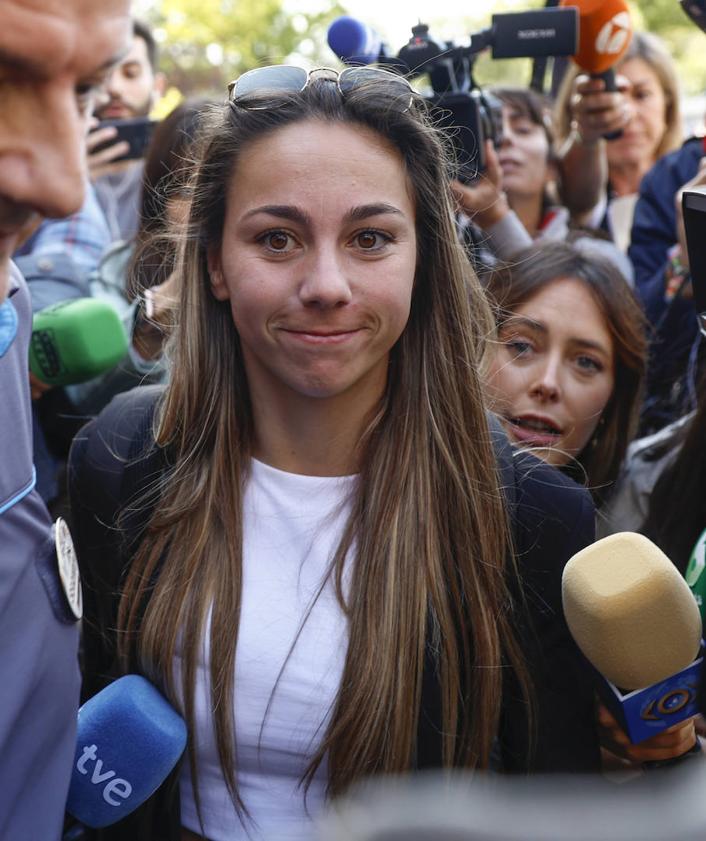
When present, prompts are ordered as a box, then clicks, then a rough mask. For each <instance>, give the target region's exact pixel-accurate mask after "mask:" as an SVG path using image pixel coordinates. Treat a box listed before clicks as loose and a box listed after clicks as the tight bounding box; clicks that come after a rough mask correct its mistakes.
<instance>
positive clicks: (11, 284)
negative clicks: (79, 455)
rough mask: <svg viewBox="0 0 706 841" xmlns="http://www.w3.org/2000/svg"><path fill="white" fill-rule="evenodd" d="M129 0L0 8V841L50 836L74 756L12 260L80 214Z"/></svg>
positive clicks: (64, 615)
mask: <svg viewBox="0 0 706 841" xmlns="http://www.w3.org/2000/svg"><path fill="white" fill-rule="evenodd" d="M130 32H131V22H130V18H129V10H128V0H101V2H100V3H96V2H95V0H3V2H2V4H0V79H2V99H3V102H2V109H0V838H3V839H8V840H10V839H13V840H14V839H42V841H45V839H46V841H55V839H58V838H59V837H60V835H61V829H62V822H63V813H64V802H65V799H66V793H67V791H68V785H69V778H70V772H71V763H72V759H73V753H74V749H75V730H76V710H77V705H78V693H79V673H78V662H77V646H78V622H77V617H78V616H79V615H80V588H79V587H78V586H77V584H78V582H77V580H76V578H75V568H74V565H73V563H72V557H71V547H70V542H69V539H68V538H67V536H66V534H63V533H62V529H61V527H59V528H58V529H56V530H55V529H54V528H53V527H52V523H51V520H50V518H49V515H48V513H47V511H46V508H45V507H44V505H43V503H42V502H41V500H40V498H39V496H38V494H37V492H36V490H35V488H34V485H35V478H34V468H33V466H32V443H31V442H32V426H31V411H30V396H29V381H28V377H27V348H28V342H29V334H30V330H31V312H30V302H29V295H28V292H27V286H26V283H25V281H24V279H23V277H22V275H21V274H20V272H19V271H18V270H17V269H16V267H14V266H13V264H12V263H11V256H12V254H13V252H14V251H15V249H16V247H17V245H18V243H19V242H20V241H21V239H22V238H23V234H24V232H26V230H27V228H28V227H31V226H33V224H34V220H35V218H36V214H41V215H42V216H51V217H61V216H67V215H69V214H71V213H74V212H75V211H76V210H78V208H79V207H80V206H81V204H82V202H83V197H84V182H85V180H86V165H85V132H86V128H87V125H88V118H89V114H90V112H91V109H92V105H93V96H94V92H95V91H96V90H98V89H99V88H100V85H101V83H102V81H103V79H104V77H105V76H106V74H107V73H108V72H109V71H110V69H111V68H112V66H113V65H114V64H115V63H116V62H117V61H118V60H119V59H120V56H121V54H122V53H123V51H124V50H125V49H126V48H127V46H128V45H129V37H130Z"/></svg>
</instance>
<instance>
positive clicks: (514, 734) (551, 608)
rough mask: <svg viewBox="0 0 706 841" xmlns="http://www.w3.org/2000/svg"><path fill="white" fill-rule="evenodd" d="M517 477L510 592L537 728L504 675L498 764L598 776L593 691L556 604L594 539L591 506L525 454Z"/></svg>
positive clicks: (581, 492) (583, 493) (518, 459)
mask: <svg viewBox="0 0 706 841" xmlns="http://www.w3.org/2000/svg"><path fill="white" fill-rule="evenodd" d="M515 475H516V505H515V507H514V510H513V513H512V518H513V520H514V522H513V533H514V540H515V550H516V564H517V573H518V575H517V577H515V578H514V580H511V590H513V591H514V592H513V596H514V600H515V613H516V631H517V637H518V639H519V641H520V644H521V647H522V650H523V653H524V656H525V661H526V664H527V668H528V671H529V676H530V679H531V681H532V684H533V687H534V692H535V709H534V713H535V721H534V724H535V726H534V730H533V731H532V730H530V731H528V728H527V715H526V707H525V705H524V703H523V701H522V700H521V696H520V691H519V686H518V684H517V680H516V677H515V676H514V675H513V674H510V675H509V676H508V677H507V678H506V680H505V687H504V689H505V693H504V694H505V698H504V702H503V709H502V712H501V730H500V747H501V751H502V760H503V765H504V768H505V769H506V770H507V771H511V772H524V771H532V772H550V771H551V772H553V771H577V772H578V771H597V770H598V769H599V767H600V751H599V745H598V737H597V733H596V728H595V717H594V694H593V687H592V684H591V679H590V675H589V672H588V670H587V669H586V667H585V664H584V661H583V659H582V657H581V654H580V652H579V650H578V648H577V646H576V644H575V642H574V641H573V639H572V637H571V634H570V632H569V629H568V627H567V625H566V621H565V619H564V614H563V610H562V602H561V576H562V571H563V568H564V565H565V564H566V562H567V561H568V560H569V559H570V558H571V557H572V555H574V554H575V553H576V552H578V551H579V550H581V549H583V548H584V547H585V546H587V545H588V544H590V543H591V542H593V540H594V529H595V519H594V518H595V514H594V507H593V502H592V500H591V497H590V494H589V493H588V491H587V490H585V488H582V487H580V486H579V485H577V484H576V483H574V482H573V481H571V480H570V479H568V478H567V477H566V476H564V475H563V474H562V473H560V472H559V471H558V470H557V469H556V468H553V467H550V466H548V465H547V464H545V463H544V462H541V461H539V460H538V459H536V458H534V457H533V456H531V455H530V454H528V453H524V452H517V453H516V455H515ZM532 732H533V734H534V750H531V749H530V741H531V737H530V735H529V733H532Z"/></svg>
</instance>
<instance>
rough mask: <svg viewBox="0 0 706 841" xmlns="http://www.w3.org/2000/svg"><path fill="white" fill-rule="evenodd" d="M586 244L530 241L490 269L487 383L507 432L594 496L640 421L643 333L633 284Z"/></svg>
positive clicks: (603, 488) (601, 492)
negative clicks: (491, 337)
mask: <svg viewBox="0 0 706 841" xmlns="http://www.w3.org/2000/svg"><path fill="white" fill-rule="evenodd" d="M587 245H588V244H587V243H584V242H582V241H579V242H577V243H558V242H556V243H542V244H536V245H534V246H532V247H530V248H528V249H526V250H524V251H522V252H520V253H518V254H517V255H516V257H515V260H514V262H513V264H512V265H511V266H508V267H506V268H504V269H502V270H500V271H498V272H495V273H494V274H493V275H492V276H491V278H490V280H489V282H488V286H487V289H488V292H489V294H490V297H491V300H492V301H493V303H494V304H495V305H496V307H497V310H496V319H497V329H498V343H497V347H496V349H495V352H494V354H493V357H492V361H491V363H490V369H489V374H488V377H487V385H488V388H489V391H490V394H491V398H492V403H493V405H494V407H495V409H496V411H497V412H498V414H499V415H500V417H501V419H502V421H503V425H504V427H505V429H506V431H507V433H508V435H509V436H510V439H511V440H512V441H513V442H514V443H515V444H518V445H519V446H524V447H532V448H534V449H535V452H536V454H537V455H538V456H539V457H540V458H543V459H545V460H546V461H548V462H549V463H550V464H554V465H556V466H558V467H560V468H561V469H562V470H563V471H565V472H567V473H568V474H569V475H571V476H572V477H573V478H575V479H576V480H577V481H579V482H581V483H583V484H585V485H586V486H587V487H588V488H589V489H590V490H591V492H592V493H593V495H594V498H595V499H596V501H597V502H598V503H600V502H601V501H603V499H604V498H605V496H606V494H607V493H608V492H609V491H610V488H611V486H612V483H613V482H614V480H615V479H616V477H617V475H618V472H619V469H620V465H621V464H622V461H623V458H624V457H625V453H626V451H627V447H628V444H629V443H630V441H631V440H632V436H633V434H634V432H635V429H636V424H637V418H638V413H639V409H640V398H641V387H642V379H643V375H644V370H645V358H646V353H647V342H646V337H645V328H644V317H643V315H642V312H641V310H640V307H639V304H638V303H637V301H636V299H635V296H634V294H633V293H632V291H631V290H630V289H629V288H628V286H627V284H626V283H625V281H624V280H623V278H622V276H621V275H620V273H619V272H618V271H617V269H616V268H615V266H614V265H613V264H612V263H611V262H610V261H608V260H606V259H605V258H603V257H601V256H600V255H596V254H595V253H593V251H592V250H590V247H587Z"/></svg>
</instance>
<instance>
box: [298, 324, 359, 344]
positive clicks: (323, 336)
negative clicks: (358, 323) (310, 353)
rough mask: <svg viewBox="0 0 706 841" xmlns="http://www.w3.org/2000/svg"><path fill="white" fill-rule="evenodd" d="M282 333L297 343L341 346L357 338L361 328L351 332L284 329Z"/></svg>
mask: <svg viewBox="0 0 706 841" xmlns="http://www.w3.org/2000/svg"><path fill="white" fill-rule="evenodd" d="M282 332H283V333H285V334H286V335H287V336H288V337H289V338H291V339H293V340H294V341H295V342H301V343H302V344H307V345H340V344H344V343H345V342H347V341H348V340H349V339H352V338H353V337H355V336H357V335H358V334H359V333H360V332H361V328H354V329H351V330H313V329H312V330H291V329H286V328H283V329H282Z"/></svg>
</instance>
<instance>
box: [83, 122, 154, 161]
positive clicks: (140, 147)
mask: <svg viewBox="0 0 706 841" xmlns="http://www.w3.org/2000/svg"><path fill="white" fill-rule="evenodd" d="M156 125H157V122H156V120H150V119H149V117H133V118H131V119H128V120H102V121H101V122H100V123H98V125H97V126H96V128H95V129H94V131H97V130H98V129H101V128H105V127H106V126H114V127H115V128H116V129H117V131H118V133H117V136H116V137H112V138H111V139H110V140H108V141H107V142H106V143H101V145H100V146H97V147H96V148H95V149H94V150H93V151H94V152H100V151H101V150H103V149H108V148H109V147H110V146H114V145H115V144H116V143H117V142H118V141H120V140H125V141H127V143H129V144H130V148H129V149H128V150H127V152H126V153H125V154H124V155H121V156H120V157H119V158H115V160H116V161H127V160H137V159H138V158H144V156H145V151H146V149H147V147H148V146H149V142H150V140H151V138H152V133H153V132H154V128H155V126H156Z"/></svg>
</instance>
